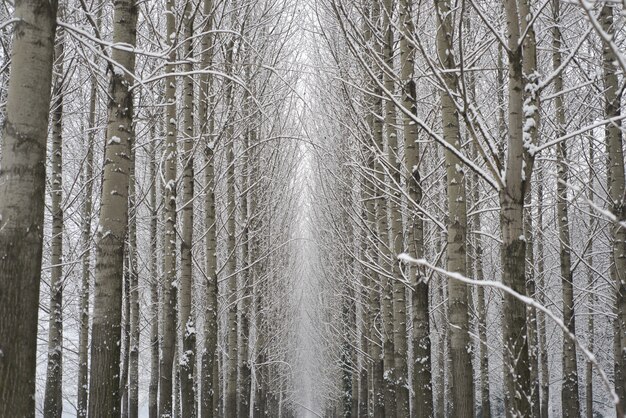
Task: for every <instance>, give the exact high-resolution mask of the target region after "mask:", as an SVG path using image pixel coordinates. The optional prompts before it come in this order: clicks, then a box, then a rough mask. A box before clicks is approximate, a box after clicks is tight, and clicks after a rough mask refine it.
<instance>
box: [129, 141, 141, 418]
mask: <svg viewBox="0 0 626 418" xmlns="http://www.w3.org/2000/svg"><path fill="white" fill-rule="evenodd" d="M132 139H133V141H132V142H131V151H130V162H131V170H130V184H129V189H128V208H129V211H130V216H129V222H128V261H127V262H128V275H129V283H128V284H129V288H128V292H129V307H130V311H129V314H130V317H129V325H130V329H129V333H130V338H129V341H128V343H129V346H128V348H129V349H128V405H127V408H128V417H129V418H138V416H139V336H140V329H139V272H138V268H137V196H136V189H137V187H136V175H135V167H136V161H135V155H136V152H135V148H136V147H135V144H136V140H135V137H134V131H133V138H132Z"/></svg>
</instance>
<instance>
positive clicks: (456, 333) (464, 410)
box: [435, 0, 474, 417]
mask: <svg viewBox="0 0 626 418" xmlns="http://www.w3.org/2000/svg"><path fill="white" fill-rule="evenodd" d="M451 6H452V5H451V3H450V1H449V0H443V1H442V0H435V7H436V8H437V20H438V27H437V52H438V56H439V60H440V61H441V62H442V64H443V66H444V69H445V70H448V71H446V72H445V73H444V74H443V75H442V78H443V80H444V81H445V83H446V87H447V88H448V89H449V90H450V94H448V93H443V94H442V95H441V118H442V124H443V137H444V139H445V140H446V141H447V142H448V143H449V144H450V145H452V146H453V147H454V148H456V149H458V150H460V149H461V133H460V129H459V116H458V113H457V111H456V107H455V104H454V99H453V98H452V97H451V93H452V92H456V91H457V90H458V81H457V78H456V75H455V73H454V72H453V71H449V70H454V69H456V63H455V61H454V53H453V51H454V47H453V46H452V34H453V21H452V17H453V14H452V12H451ZM445 156H446V179H447V189H448V213H449V214H448V217H449V220H448V224H447V227H448V233H447V237H448V247H447V269H448V270H449V271H451V272H455V273H459V274H461V275H463V276H467V261H466V250H467V208H466V192H465V172H464V170H463V168H462V167H461V161H460V160H459V158H458V157H456V156H455V155H454V154H452V152H450V151H446V152H445ZM468 297H469V294H468V290H467V286H466V285H465V284H463V283H460V282H457V281H455V280H449V281H448V315H449V320H450V328H449V331H450V334H449V335H450V352H449V361H450V370H451V371H452V374H451V377H452V380H451V382H450V386H451V390H452V399H451V401H452V405H451V406H452V409H451V411H452V412H451V414H452V415H453V416H455V417H473V416H474V378H473V372H472V367H471V364H472V356H471V352H472V349H471V342H470V339H469V331H470V323H469V309H468Z"/></svg>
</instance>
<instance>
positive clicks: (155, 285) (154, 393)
mask: <svg viewBox="0 0 626 418" xmlns="http://www.w3.org/2000/svg"><path fill="white" fill-rule="evenodd" d="M155 130H156V128H155V125H153V126H152V128H151V129H150V138H151V139H152V142H151V144H152V145H151V146H150V162H149V164H148V166H149V171H150V181H151V187H150V319H151V321H150V384H149V387H148V416H149V418H157V416H158V412H159V411H158V402H159V401H158V396H159V393H158V391H159V304H160V302H161V301H160V298H159V283H160V280H159V271H158V268H157V239H158V238H157V234H158V232H157V220H158V216H159V215H158V213H159V212H158V208H157V184H158V183H157V182H158V174H157V165H156V159H157V146H156V141H155V137H156V135H155Z"/></svg>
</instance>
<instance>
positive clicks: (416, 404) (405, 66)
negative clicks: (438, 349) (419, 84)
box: [399, 0, 434, 418]
mask: <svg viewBox="0 0 626 418" xmlns="http://www.w3.org/2000/svg"><path fill="white" fill-rule="evenodd" d="M399 12H400V24H401V26H400V28H401V31H402V38H401V39H400V61H401V78H402V88H403V95H402V105H403V107H404V108H406V109H410V111H411V113H412V114H414V115H415V114H416V113H417V108H416V96H417V92H416V87H415V81H413V77H414V60H415V48H414V47H413V44H412V43H411V42H410V41H409V39H410V38H412V36H413V33H414V32H415V27H414V25H413V15H412V5H411V1H409V0H400V11H399ZM403 133H404V144H405V145H404V159H405V167H407V168H409V167H410V169H409V170H410V172H409V173H408V175H407V186H408V187H407V188H408V194H409V197H410V198H411V200H412V201H413V202H414V204H415V205H420V204H421V203H422V186H421V178H420V171H419V162H420V161H419V157H418V156H419V149H418V145H417V140H418V134H417V125H416V124H415V123H414V122H413V120H412V118H411V116H410V115H408V114H404V115H403ZM409 208H410V211H409V213H410V216H409V222H408V226H407V235H408V236H407V240H408V248H407V249H408V252H409V254H410V255H411V256H413V257H415V258H423V257H424V221H423V214H422V213H421V212H420V211H419V210H417V208H415V207H414V206H413V204H411V203H409ZM411 271H412V270H411ZM424 273H425V272H424V270H423V268H421V267H415V268H414V274H413V275H412V276H411V284H412V287H413V290H412V292H411V302H412V312H413V318H412V324H413V335H412V337H413V340H412V344H413V359H412V363H413V376H412V377H413V378H412V395H413V396H414V398H413V402H412V404H413V414H411V416H413V417H417V418H427V417H431V416H433V413H434V410H433V392H432V384H431V378H432V373H431V354H430V317H429V297H428V293H429V292H428V285H427V284H426V282H425V280H423V278H424V277H425V274H424Z"/></svg>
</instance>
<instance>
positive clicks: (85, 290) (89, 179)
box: [76, 15, 100, 418]
mask: <svg viewBox="0 0 626 418" xmlns="http://www.w3.org/2000/svg"><path fill="white" fill-rule="evenodd" d="M97 21H98V22H99V21H100V16H99V15H98V17H97ZM97 86H98V85H97V80H96V78H95V76H94V77H92V79H91V92H90V97H89V117H88V125H87V152H86V157H85V166H84V169H83V171H82V176H83V184H84V190H85V192H84V201H83V219H82V224H81V241H82V244H83V248H84V249H83V255H82V280H81V289H80V332H79V337H78V338H79V339H78V377H77V386H78V394H77V402H76V416H77V417H78V418H86V417H87V389H88V387H89V367H88V355H89V294H90V272H91V216H92V205H93V204H92V199H93V198H92V193H93V144H94V130H95V126H96V102H97V99H98V96H97Z"/></svg>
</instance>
